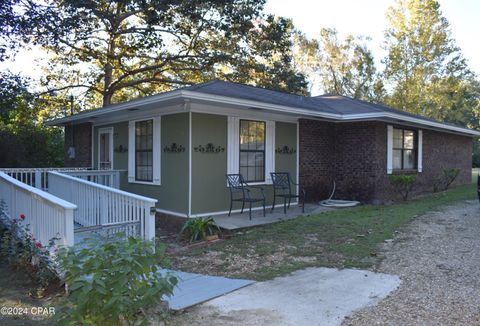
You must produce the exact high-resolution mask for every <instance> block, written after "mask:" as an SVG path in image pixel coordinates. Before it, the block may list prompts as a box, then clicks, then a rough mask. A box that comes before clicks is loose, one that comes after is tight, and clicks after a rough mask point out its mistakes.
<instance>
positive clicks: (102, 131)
mask: <svg viewBox="0 0 480 326" xmlns="http://www.w3.org/2000/svg"><path fill="white" fill-rule="evenodd" d="M102 134H108V137H109V138H108V139H109V140H108V142H109V144H108V147H109V153H108V156H109V158H110V170H113V127H107V128H99V129H98V161H97V167H98V169H99V170H100V169H101V165H100V149H101V148H100V147H101V146H100V139H101V135H102ZM102 170H106V169H102Z"/></svg>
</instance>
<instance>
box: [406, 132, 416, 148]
mask: <svg viewBox="0 0 480 326" xmlns="http://www.w3.org/2000/svg"><path fill="white" fill-rule="evenodd" d="M414 140H415V136H414V132H413V131H412V130H405V131H404V139H403V148H408V149H413V148H414Z"/></svg>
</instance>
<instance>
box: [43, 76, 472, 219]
mask: <svg viewBox="0 0 480 326" xmlns="http://www.w3.org/2000/svg"><path fill="white" fill-rule="evenodd" d="M47 124H48V125H50V126H64V127H65V149H66V150H65V153H66V157H65V166H67V167H90V168H92V169H114V170H120V171H121V177H120V189H122V190H125V191H128V192H132V193H136V194H140V195H143V196H147V197H151V198H154V199H157V200H158V202H157V206H156V207H157V211H158V212H160V213H164V214H168V215H174V216H181V217H196V216H207V215H215V214H222V213H225V212H226V211H228V208H229V203H230V200H229V191H228V188H227V183H226V179H225V175H226V174H227V173H239V172H240V173H242V174H243V175H244V177H245V179H247V181H248V182H249V183H250V184H252V185H262V186H264V187H265V188H266V192H267V198H268V200H269V201H270V202H271V196H272V191H271V185H270V184H271V180H270V172H273V171H282V172H283V171H287V172H290V174H291V176H292V177H293V178H294V180H299V181H300V183H302V184H303V185H304V186H305V188H306V190H307V196H308V200H310V201H316V200H320V199H325V198H327V197H328V195H329V193H330V192H331V190H332V184H333V182H334V181H335V182H336V189H337V191H336V197H337V198H343V199H352V200H359V201H362V202H385V201H389V200H391V199H394V198H395V195H396V194H395V193H393V189H392V188H391V186H390V184H389V181H388V176H389V175H391V174H398V173H407V174H415V175H416V177H417V178H416V179H417V185H416V191H417V192H423V191H431V190H432V188H433V180H434V178H435V177H436V176H438V175H439V174H440V173H441V172H442V169H445V168H458V169H460V174H459V176H458V177H457V179H456V181H455V184H456V185H460V184H467V183H470V182H471V163H472V137H478V136H480V132H479V131H476V130H470V129H467V128H464V127H460V126H456V125H452V124H447V123H442V122H438V121H435V120H432V119H428V118H425V117H422V116H418V115H413V114H409V113H406V112H403V111H399V110H395V109H392V108H389V107H386V106H383V105H378V104H372V103H368V102H364V101H360V100H355V99H351V98H348V97H343V96H335V95H325V96H318V97H304V96H298V95H292V94H286V93H282V92H277V91H272V90H268V89H262V88H257V87H253V86H247V85H242V84H236V83H230V82H224V81H219V80H214V81H211V82H207V83H202V84H197V85H193V86H189V87H184V88H180V89H176V90H173V91H169V92H165V93H161V94H157V95H153V96H148V97H144V98H141V99H137V100H133V101H129V102H125V103H119V104H113V105H110V106H108V107H105V108H102V109H96V110H91V111H86V112H81V113H78V114H75V115H72V116H69V117H65V118H61V119H56V120H53V121H50V122H48V123H47Z"/></svg>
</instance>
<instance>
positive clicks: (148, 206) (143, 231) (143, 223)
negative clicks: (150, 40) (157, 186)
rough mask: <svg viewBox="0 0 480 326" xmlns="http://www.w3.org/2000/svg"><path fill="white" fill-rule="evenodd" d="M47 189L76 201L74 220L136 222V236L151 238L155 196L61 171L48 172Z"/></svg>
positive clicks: (93, 223)
mask: <svg viewBox="0 0 480 326" xmlns="http://www.w3.org/2000/svg"><path fill="white" fill-rule="evenodd" d="M48 180H49V192H50V193H51V194H53V195H55V196H58V197H60V198H63V199H65V200H67V201H69V202H72V203H74V204H76V205H77V207H78V208H77V210H76V211H75V213H74V220H75V222H76V223H78V224H80V225H82V226H84V227H91V226H98V225H101V226H113V225H120V224H127V223H135V222H138V223H140V236H141V237H143V238H145V239H148V240H152V239H154V238H155V203H156V202H157V200H156V199H152V198H148V197H143V196H139V195H135V194H132V193H129V192H125V191H121V190H118V189H113V188H111V187H107V186H103V185H100V184H96V183H93V182H90V181H87V180H83V179H79V178H76V177H73V176H70V175H66V174H63V173H59V172H55V171H51V172H48Z"/></svg>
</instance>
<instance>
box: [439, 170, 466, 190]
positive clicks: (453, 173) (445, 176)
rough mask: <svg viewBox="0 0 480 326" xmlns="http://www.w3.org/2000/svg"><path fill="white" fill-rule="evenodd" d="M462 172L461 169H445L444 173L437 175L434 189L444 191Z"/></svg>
mask: <svg viewBox="0 0 480 326" xmlns="http://www.w3.org/2000/svg"><path fill="white" fill-rule="evenodd" d="M459 173H460V169H455V168H452V169H443V171H442V173H441V174H440V175H439V176H437V177H436V178H435V180H434V182H433V191H434V192H438V191H444V190H447V189H448V187H450V185H451V184H452V182H453V181H455V179H456V178H457V176H458V175H459Z"/></svg>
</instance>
